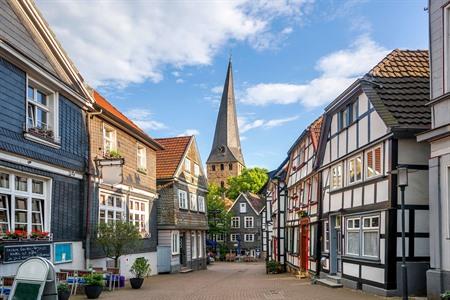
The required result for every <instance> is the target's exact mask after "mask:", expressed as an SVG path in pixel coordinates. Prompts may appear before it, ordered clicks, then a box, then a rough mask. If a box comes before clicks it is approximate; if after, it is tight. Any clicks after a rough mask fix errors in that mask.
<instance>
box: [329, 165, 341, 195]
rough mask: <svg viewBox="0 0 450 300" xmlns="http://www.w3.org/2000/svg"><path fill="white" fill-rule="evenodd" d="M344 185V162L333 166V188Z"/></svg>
mask: <svg viewBox="0 0 450 300" xmlns="http://www.w3.org/2000/svg"><path fill="white" fill-rule="evenodd" d="M341 187H342V164H338V165H335V166H333V167H331V189H338V188H341Z"/></svg>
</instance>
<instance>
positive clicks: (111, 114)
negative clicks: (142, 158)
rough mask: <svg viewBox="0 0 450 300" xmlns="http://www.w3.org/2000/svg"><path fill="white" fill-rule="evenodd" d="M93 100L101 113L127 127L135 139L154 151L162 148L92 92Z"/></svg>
mask: <svg viewBox="0 0 450 300" xmlns="http://www.w3.org/2000/svg"><path fill="white" fill-rule="evenodd" d="M93 95H94V100H95V104H96V106H98V108H100V109H101V110H102V111H103V113H105V114H107V115H108V116H109V117H111V118H113V119H114V120H115V121H117V122H119V123H120V124H121V125H123V126H125V127H127V128H128V129H129V130H130V131H129V132H130V133H131V134H136V135H137V138H138V139H139V140H141V141H143V142H147V143H148V144H149V146H151V147H152V148H153V149H155V150H161V149H163V147H162V146H161V145H160V144H159V143H157V142H156V141H155V140H154V139H153V138H151V137H150V136H149V135H148V134H146V133H145V132H144V131H143V130H142V129H141V128H139V126H137V125H136V124H135V123H134V122H133V121H131V120H130V119H128V118H127V117H126V116H125V115H124V114H123V113H121V112H120V111H119V110H118V109H117V108H115V107H114V106H113V105H112V104H111V103H110V102H108V100H106V99H105V98H104V97H103V96H102V95H100V93H99V92H97V91H95V90H94V92H93Z"/></svg>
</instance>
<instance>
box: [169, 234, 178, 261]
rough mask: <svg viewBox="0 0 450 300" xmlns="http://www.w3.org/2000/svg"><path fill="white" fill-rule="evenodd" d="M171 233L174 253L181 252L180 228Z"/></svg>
mask: <svg viewBox="0 0 450 300" xmlns="http://www.w3.org/2000/svg"><path fill="white" fill-rule="evenodd" d="M170 235H171V238H172V243H171V249H172V255H177V254H180V232H179V231H178V230H174V231H172V232H171V233H170Z"/></svg>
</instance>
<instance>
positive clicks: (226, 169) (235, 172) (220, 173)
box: [207, 162, 244, 187]
mask: <svg viewBox="0 0 450 300" xmlns="http://www.w3.org/2000/svg"><path fill="white" fill-rule="evenodd" d="M222 164H223V170H222V169H221V165H222ZM229 165H231V166H232V169H231V170H230V166H229ZM213 166H214V167H215V170H213ZM243 169H244V166H243V165H241V164H240V163H239V162H230V163H210V164H207V172H208V182H209V183H210V184H211V183H213V184H215V185H217V186H221V182H223V183H224V185H225V187H227V186H228V184H227V179H228V178H229V177H235V176H239V175H240V174H241V173H242V170H243Z"/></svg>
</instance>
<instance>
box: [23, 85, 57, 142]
mask: <svg viewBox="0 0 450 300" xmlns="http://www.w3.org/2000/svg"><path fill="white" fill-rule="evenodd" d="M26 94H27V111H26V116H27V121H26V131H27V133H28V134H30V135H31V136H32V137H34V138H38V139H42V140H44V141H50V142H54V141H57V140H58V124H57V123H58V122H57V121H58V116H57V115H58V114H57V113H56V112H57V111H58V105H57V104H58V101H57V96H56V93H55V92H53V91H52V90H50V89H49V88H47V87H45V86H44V85H42V84H40V83H38V82H37V81H35V80H33V79H31V78H28V85H27V93H26ZM27 137H30V136H27Z"/></svg>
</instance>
